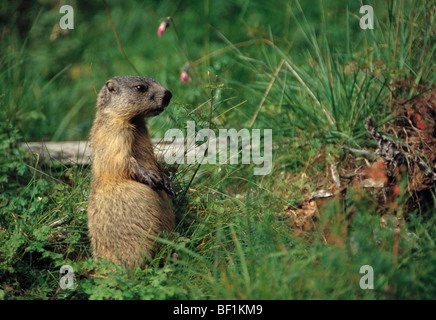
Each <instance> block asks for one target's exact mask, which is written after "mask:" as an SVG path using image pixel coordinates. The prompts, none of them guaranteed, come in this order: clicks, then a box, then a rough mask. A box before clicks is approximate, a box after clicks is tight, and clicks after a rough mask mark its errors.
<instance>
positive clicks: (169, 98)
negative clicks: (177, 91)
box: [162, 90, 173, 108]
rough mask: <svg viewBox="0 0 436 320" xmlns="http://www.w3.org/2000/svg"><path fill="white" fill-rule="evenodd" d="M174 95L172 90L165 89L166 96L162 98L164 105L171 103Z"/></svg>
mask: <svg viewBox="0 0 436 320" xmlns="http://www.w3.org/2000/svg"><path fill="white" fill-rule="evenodd" d="M172 97H173V95H172V93H171V91H170V90H165V93H164V97H163V99H162V107H164V108H165V107H166V106H167V105H169V103H170V100H171V98H172Z"/></svg>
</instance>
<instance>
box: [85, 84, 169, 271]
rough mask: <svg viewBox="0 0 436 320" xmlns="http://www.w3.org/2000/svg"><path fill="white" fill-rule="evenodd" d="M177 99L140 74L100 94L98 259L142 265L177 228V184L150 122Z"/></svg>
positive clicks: (95, 163) (95, 129) (95, 184)
mask: <svg viewBox="0 0 436 320" xmlns="http://www.w3.org/2000/svg"><path fill="white" fill-rule="evenodd" d="M171 97H172V94H171V92H170V91H169V90H168V89H167V88H165V87H164V86H162V85H161V84H159V83H158V82H157V81H156V80H154V79H152V78H148V77H140V76H120V77H115V78H112V79H110V80H108V81H107V82H106V83H105V85H104V86H103V88H102V89H101V90H100V93H99V94H98V98H97V105H96V107H97V112H96V117H95V120H94V124H93V126H92V129H91V137H90V141H91V148H92V180H91V191H90V195H89V203H88V229H89V234H90V239H91V247H92V252H93V256H94V257H102V258H105V259H108V260H111V261H113V262H115V263H118V264H121V265H123V266H125V267H129V268H136V267H140V266H142V265H143V264H144V262H145V257H146V256H149V257H151V256H153V254H154V250H155V244H154V240H153V237H156V236H158V235H159V233H160V232H161V231H171V230H172V229H173V228H174V227H175V217H174V214H173V207H172V199H171V197H170V196H169V195H171V196H172V195H173V190H172V187H171V182H170V180H169V178H168V177H167V176H166V175H165V173H164V172H163V170H162V168H161V167H160V166H159V164H158V162H157V161H156V158H155V156H154V152H153V146H152V144H151V141H150V137H149V135H148V131H147V127H146V123H145V119H144V117H151V116H156V115H158V114H160V113H161V112H162V111H163V110H164V108H165V107H166V106H167V105H168V104H169V102H170V100H171Z"/></svg>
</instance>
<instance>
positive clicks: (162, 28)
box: [157, 21, 168, 37]
mask: <svg viewBox="0 0 436 320" xmlns="http://www.w3.org/2000/svg"><path fill="white" fill-rule="evenodd" d="M167 27H168V23H167V22H166V21H162V22H161V23H160V25H159V28H157V35H158V36H159V37H161V36H162V34H163V33H164V31H165V29H166V28H167Z"/></svg>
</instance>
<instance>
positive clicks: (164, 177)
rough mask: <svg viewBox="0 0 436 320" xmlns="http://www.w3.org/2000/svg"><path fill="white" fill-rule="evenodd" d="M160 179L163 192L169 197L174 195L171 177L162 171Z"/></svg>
mask: <svg viewBox="0 0 436 320" xmlns="http://www.w3.org/2000/svg"><path fill="white" fill-rule="evenodd" d="M162 180H163V187H164V190H165V192H166V193H168V194H169V195H170V196H171V197H174V196H175V195H176V194H175V193H174V190H173V184H172V183H171V179H170V178H169V177H168V176H167V175H166V174H165V173H162Z"/></svg>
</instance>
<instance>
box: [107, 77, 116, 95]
mask: <svg viewBox="0 0 436 320" xmlns="http://www.w3.org/2000/svg"><path fill="white" fill-rule="evenodd" d="M106 88H107V89H108V90H109V92H110V93H118V84H117V83H116V82H115V81H112V80H109V81H107V82H106Z"/></svg>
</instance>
